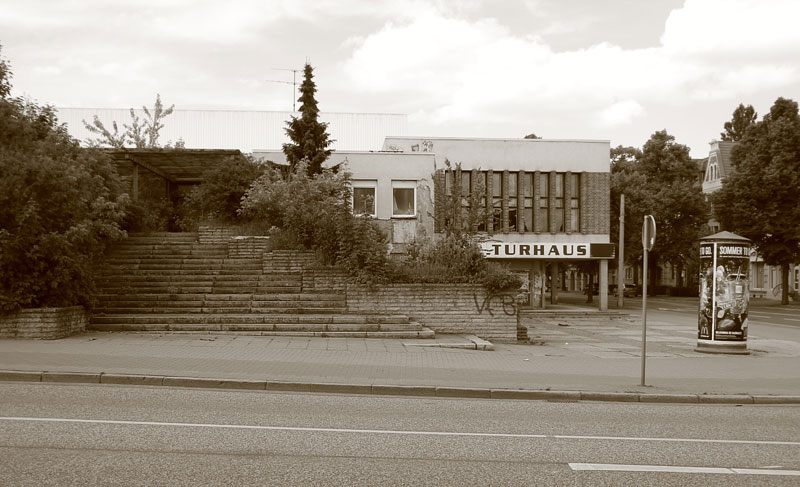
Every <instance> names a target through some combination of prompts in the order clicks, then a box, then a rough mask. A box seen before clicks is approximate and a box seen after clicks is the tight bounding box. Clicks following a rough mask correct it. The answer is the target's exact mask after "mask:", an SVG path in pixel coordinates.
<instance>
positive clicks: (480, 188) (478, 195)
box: [471, 171, 487, 232]
mask: <svg viewBox="0 0 800 487" xmlns="http://www.w3.org/2000/svg"><path fill="white" fill-rule="evenodd" d="M472 192H473V193H475V195H474V196H473V197H472V198H471V201H474V202H476V203H477V205H478V208H476V209H475V210H474V213H473V215H474V216H475V217H476V218H477V219H478V224H477V228H476V230H477V231H478V232H485V231H486V221H487V220H486V171H479V172H478V177H477V178H475V180H474V181H473V182H472Z"/></svg>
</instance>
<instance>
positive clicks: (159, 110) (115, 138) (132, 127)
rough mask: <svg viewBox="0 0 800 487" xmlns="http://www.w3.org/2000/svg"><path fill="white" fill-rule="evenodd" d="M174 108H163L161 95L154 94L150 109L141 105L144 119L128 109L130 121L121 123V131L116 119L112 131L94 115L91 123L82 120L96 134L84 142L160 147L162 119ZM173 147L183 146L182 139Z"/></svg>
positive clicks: (103, 144)
mask: <svg viewBox="0 0 800 487" xmlns="http://www.w3.org/2000/svg"><path fill="white" fill-rule="evenodd" d="M174 108H175V105H171V106H170V107H169V108H164V105H163V104H162V103H161V95H160V94H156V101H155V103H154V104H153V109H152V111H151V110H150V109H149V108H147V107H146V106H142V110H144V114H145V117H146V118H145V120H142V119H141V117H139V116H138V115H136V112H134V110H133V108H131V109H130V113H131V123H130V124H125V123H124V124H122V126H123V127H124V128H125V131H124V132H121V133H120V131H119V127H118V126H117V122H116V120H115V121H112V122H111V128H112V129H113V131H112V130H109V129H108V128H106V126H105V124H104V123H103V122H102V121H101V120H100V118H99V117H98V116H97V115H95V116H94V118H93V119H92V123H88V122H87V121H86V120H83V126H84V127H85V128H86V130H88V131H89V132H91V133H93V134H96V135H97V137H95V138H90V139H88V140H87V141H86V143H87V144H88V145H89V146H90V147H113V148H115V149H123V148H125V147H129V146H133V147H136V148H137V149H151V148H157V147H161V145H160V144H159V140H158V139H159V135H160V132H161V129H162V128H164V123H163V120H164V118H166V117H167V116H169V115H171V114H172V111H173V109H174ZM170 146H171V143H168V144H167V147H170ZM175 147H176V148H183V141H182V140H179V141H178V142H176V143H175Z"/></svg>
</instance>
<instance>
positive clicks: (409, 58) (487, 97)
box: [343, 0, 800, 125]
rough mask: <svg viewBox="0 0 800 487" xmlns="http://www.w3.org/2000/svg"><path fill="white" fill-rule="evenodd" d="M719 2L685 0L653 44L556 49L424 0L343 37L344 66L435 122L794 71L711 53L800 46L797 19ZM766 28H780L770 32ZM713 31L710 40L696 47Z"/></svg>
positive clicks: (640, 107)
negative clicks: (415, 9)
mask: <svg viewBox="0 0 800 487" xmlns="http://www.w3.org/2000/svg"><path fill="white" fill-rule="evenodd" d="M712 3H713V2H712ZM723 3H724V5H726V6H727V7H726V8H722V4H716V6H715V7H714V8H712V7H713V6H712V7H709V6H708V5H706V4H704V3H702V2H695V1H692V0H689V1H687V3H686V6H685V7H684V8H683V9H680V10H677V11H675V12H673V14H672V15H671V16H670V20H669V22H668V23H667V26H666V31H665V34H664V36H663V37H662V41H663V43H664V45H663V46H661V47H655V48H647V49H623V48H621V47H618V46H615V45H612V44H608V43H600V44H597V45H594V46H591V47H587V48H584V49H579V50H573V51H569V52H554V51H553V50H552V49H551V48H550V47H549V46H547V45H546V44H543V43H542V42H541V40H540V39H539V38H538V37H532V36H531V37H521V36H515V35H512V34H511V33H510V32H509V30H508V29H506V28H505V27H504V26H503V25H502V24H500V23H499V22H498V21H496V20H494V19H484V20H476V21H470V20H466V19H456V18H452V17H447V16H445V15H443V14H441V13H440V12H438V11H433V12H429V13H427V14H425V15H423V16H420V17H418V18H414V19H410V20H407V21H405V22H392V23H387V24H385V25H384V26H383V28H382V29H380V30H379V31H377V32H375V33H373V34H371V35H368V36H365V37H362V38H360V39H358V42H353V43H351V44H350V45H349V47H352V54H351V56H350V58H349V59H348V60H347V61H346V62H345V63H344V64H343V70H344V72H345V73H346V74H347V75H348V76H349V77H350V80H351V81H352V82H353V83H354V85H355V87H356V88H357V89H359V90H365V91H367V92H372V93H393V92H394V93H401V92H402V93H410V96H408V98H409V109H408V111H413V112H416V111H422V112H424V113H428V114H429V117H430V119H431V121H432V122H436V123H445V122H447V121H449V120H456V119H460V118H472V119H475V120H481V119H493V118H497V117H500V116H502V115H501V110H500V107H508V106H511V105H516V106H517V109H518V110H520V111H522V110H524V109H527V110H529V111H531V112H533V111H537V110H541V109H547V110H552V109H557V108H558V107H561V108H563V109H565V110H583V111H584V112H585V114H586V115H587V116H593V117H595V119H596V120H600V121H602V122H603V123H605V124H612V125H618V124H625V123H629V122H630V121H631V120H632V119H633V118H635V117H638V116H641V115H642V114H643V113H645V112H646V105H647V104H650V103H656V104H668V105H670V104H671V105H688V104H691V103H693V102H695V101H697V100H719V99H726V98H730V97H742V96H746V95H748V94H751V93H754V92H757V91H758V90H761V89H764V88H780V87H782V86H786V85H787V84H789V83H792V82H796V81H797V80H798V79H799V78H800V70H798V68H797V66H796V60H794V58H793V59H792V62H791V64H787V63H786V62H781V63H777V64H770V60H769V59H766V58H764V56H758V57H756V58H754V59H747V58H743V59H737V58H736V57H731V56H727V55H719V54H717V52H718V51H716V50H717V49H722V52H723V54H724V53H725V52H727V51H725V49H728V50H729V49H732V48H731V47H730V46H733V48H738V49H745V47H744V46H751V47H752V46H756V47H753V48H752V49H755V48H758V49H764V50H770V51H771V52H775V51H779V50H782V49H784V50H785V48H786V46H794V45H795V44H796V45H797V48H796V49H794V51H793V54H796V52H800V29H794V28H793V29H788V25H787V24H788V22H787V21H785V20H781V21H779V22H777V23H772V24H771V25H770V24H769V23H768V22H764V23H763V24H759V25H752V24H750V23H747V22H746V21H747V20H748V17H749V16H751V15H752V16H753V17H752V20H755V21H760V20H766V19H767V18H769V17H770V16H769V15H768V14H767V13H764V12H759V13H756V11H757V10H758V9H756V8H755V7H754V6H755V5H756V3H755V2H747V1H743V2H739V4H741V5H740V6H741V7H742V8H741V9H740V10H736V8H735V7H736V6H739V4H737V5H734V6H733V7H734V8H733V10H736V11H735V12H733V13H732V12H729V10H731V4H730V2H723ZM778 3H779V2H766V10H767V11H772V12H773V14H774V13H775V12H777V11H780V9H779V7H781V6H786V5H787V3H786V2H781V5H778ZM762 4H763V2H761V1H759V2H758V5H759V6H760V5H762ZM797 5H798V7H799V8H800V2H797ZM720 12H725V13H724V14H721V13H720ZM793 18H795V19H796V18H800V15H798V16H793ZM717 21H719V22H717ZM718 23H721V24H727V25H725V26H717V24H718ZM704 27H705V30H704ZM785 27H786V28H785ZM773 28H777V29H779V30H785V31H786V32H779V33H771V34H770V33H769V32H768V31H769V30H770V29H773ZM679 31H681V32H683V33H684V36H681V35H680V34H679V33H678V32H679ZM788 31H791V32H788ZM734 34H735V37H736V39H735V41H733V42H730V41H729V39H730V38H731V37H732V36H734ZM711 38H714V39H717V40H715V41H714V42H710V41H709V43H708V44H706V45H701V46H699V47H698V46H697V44H698V43H702V42H704V41H705V40H709V39H711ZM709 45H710V46H711V47H709ZM722 46H725V48H724V49H723V47H722ZM752 49H751V50H752ZM706 51H708V52H706ZM620 100H622V101H620ZM634 100H636V101H634Z"/></svg>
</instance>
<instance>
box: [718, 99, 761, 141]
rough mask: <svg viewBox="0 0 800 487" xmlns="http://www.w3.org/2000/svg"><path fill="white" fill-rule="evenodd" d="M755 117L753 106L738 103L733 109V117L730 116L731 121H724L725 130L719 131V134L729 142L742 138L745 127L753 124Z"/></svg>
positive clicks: (756, 115)
mask: <svg viewBox="0 0 800 487" xmlns="http://www.w3.org/2000/svg"><path fill="white" fill-rule="evenodd" d="M757 117H758V114H757V113H756V110H755V109H754V108H753V105H747V106H744V105H743V104H741V103H740V104H739V106H738V107H736V110H734V111H733V118H731V121H730V122H725V125H724V127H725V131H724V132H720V134H719V135H720V136H721V137H722V140H726V141H729V142H736V141H739V140H742V137H744V133H745V132H746V131H747V127H749V126H751V125H753V124H754V123H755V122H756V118H757Z"/></svg>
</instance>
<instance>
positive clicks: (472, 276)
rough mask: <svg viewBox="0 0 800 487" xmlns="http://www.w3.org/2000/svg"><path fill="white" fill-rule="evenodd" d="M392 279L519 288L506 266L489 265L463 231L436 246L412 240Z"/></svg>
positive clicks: (518, 280)
mask: <svg viewBox="0 0 800 487" xmlns="http://www.w3.org/2000/svg"><path fill="white" fill-rule="evenodd" d="M394 279H395V280H398V281H404V282H423V283H457V282H464V283H473V284H481V285H483V286H484V287H485V288H486V289H487V290H488V291H491V292H501V291H513V290H516V289H519V288H520V286H521V285H522V280H521V279H520V278H519V276H517V275H516V274H515V273H513V272H511V271H510V270H509V269H508V267H506V266H504V265H502V264H499V263H497V262H490V261H488V260H487V259H486V258H485V257H484V256H483V252H482V251H481V249H480V246H479V245H478V244H477V241H476V239H475V238H474V237H473V236H471V235H469V234H467V233H462V232H449V233H446V234H445V235H444V236H442V238H440V239H439V240H437V241H436V242H435V243H433V244H430V243H426V242H424V241H415V242H413V243H412V244H411V245H410V246H409V252H408V255H407V256H406V258H405V259H403V261H402V262H401V265H398V266H396V267H395V270H394Z"/></svg>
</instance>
